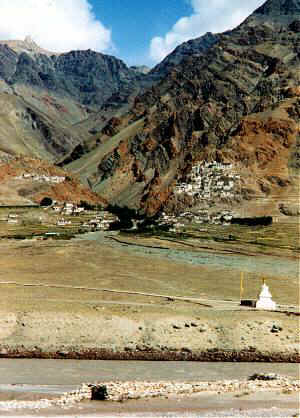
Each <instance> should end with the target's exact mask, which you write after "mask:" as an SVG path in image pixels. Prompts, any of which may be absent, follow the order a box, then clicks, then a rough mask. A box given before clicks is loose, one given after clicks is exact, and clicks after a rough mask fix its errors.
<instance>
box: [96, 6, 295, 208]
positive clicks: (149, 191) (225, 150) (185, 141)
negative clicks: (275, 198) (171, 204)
mask: <svg viewBox="0 0 300 418" xmlns="http://www.w3.org/2000/svg"><path fill="white" fill-rule="evenodd" d="M299 17H300V7H299V2H298V1H295V0H290V1H281V0H270V1H268V2H267V3H266V4H265V5H264V7H262V8H260V9H258V10H257V11H256V12H255V13H254V14H253V15H252V16H251V17H249V18H248V19H247V20H246V21H245V22H244V23H243V24H242V25H240V26H239V27H238V28H236V29H235V30H233V31H231V32H226V33H224V34H220V35H218V40H217V41H216V42H215V40H214V44H213V45H212V46H211V47H210V48H209V49H208V50H206V51H205V52H204V53H200V54H192V55H191V56H189V55H188V56H187V57H186V58H185V59H184V61H183V62H182V63H180V64H178V65H175V66H174V67H172V70H171V71H170V72H169V73H168V74H167V75H166V76H165V77H164V78H163V79H162V80H161V81H160V82H159V83H158V84H157V85H155V86H154V87H152V88H151V89H149V90H147V91H146V92H145V93H144V94H142V95H140V96H138V97H137V98H136V99H135V102H134V105H133V107H132V108H131V110H130V111H129V112H128V113H127V114H126V117H123V121H124V120H125V119H126V126H129V125H130V124H131V123H133V122H135V123H136V121H138V120H139V121H140V122H141V125H140V127H139V128H138V129H137V130H136V131H135V132H134V133H133V134H132V135H129V136H128V135H124V136H123V139H122V132H123V131H122V130H121V132H120V133H119V134H118V135H119V138H121V139H120V140H119V141H118V143H117V145H116V146H115V147H114V148H113V149H111V150H110V151H109V153H107V155H105V156H104V158H103V159H102V161H99V164H98V169H97V171H96V172H94V173H93V175H92V176H91V175H90V178H89V180H90V183H91V184H93V187H94V188H95V190H97V191H98V192H99V193H100V194H101V195H102V196H103V197H105V198H106V199H107V200H108V201H110V202H112V203H117V204H119V205H128V206H130V207H133V208H136V209H138V210H140V211H141V212H143V213H147V214H149V215H152V214H154V213H156V212H157V211H158V210H159V209H160V208H161V207H162V206H163V205H165V204H166V202H167V201H168V199H169V198H170V197H171V196H172V190H173V188H174V185H175V183H176V181H178V180H179V179H180V178H181V177H182V176H184V174H185V173H186V172H188V171H189V170H190V169H191V167H192V165H193V164H194V163H196V162H197V161H201V160H204V159H205V160H216V161H231V162H233V163H234V164H235V165H236V168H237V169H238V171H239V172H240V173H241V176H242V179H243V184H244V189H245V196H247V197H249V195H251V194H252V195H257V194H260V193H262V194H265V193H272V192H273V191H274V190H277V188H280V187H282V188H284V187H287V186H288V185H289V183H290V182H291V177H290V171H289V170H288V165H289V164H290V162H291V161H293V164H294V166H295V165H297V162H296V158H295V156H296V155H297V152H298V151H297V149H299V148H298V146H299V145H297V144H298V141H299V124H298V119H297V118H298V116H297V115H298V112H299V93H298V91H299V90H298V89H299V73H300V51H299V30H298V22H299ZM270 22H271V23H272V24H270ZM279 26H280V30H279V31H278V28H279ZM120 126H121V127H123V126H124V125H123V124H122V122H121V123H120ZM249 176H251V177H249ZM249 178H250V179H251V180H250V181H249Z"/></svg>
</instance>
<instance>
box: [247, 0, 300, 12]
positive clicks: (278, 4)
mask: <svg viewBox="0 0 300 418" xmlns="http://www.w3.org/2000/svg"><path fill="white" fill-rule="evenodd" d="M254 14H256V15H257V14H258V15H267V16H270V15H271V16H278V15H281V16H282V15H292V14H300V0H267V1H266V2H265V3H264V4H263V5H262V6H261V7H259V8H258V9H257V10H256V11H255V12H254Z"/></svg>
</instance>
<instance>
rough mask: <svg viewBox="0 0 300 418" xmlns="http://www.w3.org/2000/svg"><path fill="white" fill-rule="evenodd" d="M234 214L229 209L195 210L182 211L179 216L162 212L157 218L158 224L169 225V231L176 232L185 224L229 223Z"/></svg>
mask: <svg viewBox="0 0 300 418" xmlns="http://www.w3.org/2000/svg"><path fill="white" fill-rule="evenodd" d="M233 217H234V214H233V213H232V212H231V211H229V210H220V211H217V212H211V213H210V212H209V211H208V210H203V209H200V210H197V211H193V212H183V213H181V214H180V215H179V216H176V215H171V214H166V213H165V212H162V214H161V217H160V218H159V220H158V226H169V227H170V228H169V231H171V232H178V231H180V229H181V228H183V227H185V226H186V225H187V224H189V225H192V224H195V226H197V224H199V225H200V224H210V225H230V223H231V220H232V219H233Z"/></svg>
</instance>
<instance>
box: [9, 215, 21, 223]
mask: <svg viewBox="0 0 300 418" xmlns="http://www.w3.org/2000/svg"><path fill="white" fill-rule="evenodd" d="M7 223H8V224H18V223H19V215H17V214H16V213H9V214H8V215H7Z"/></svg>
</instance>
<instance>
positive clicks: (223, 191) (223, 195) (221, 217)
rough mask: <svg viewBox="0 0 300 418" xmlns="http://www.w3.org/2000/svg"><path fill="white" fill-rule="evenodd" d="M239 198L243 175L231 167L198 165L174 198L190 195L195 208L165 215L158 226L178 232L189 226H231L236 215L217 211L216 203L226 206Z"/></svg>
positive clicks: (180, 186) (214, 162) (216, 164)
mask: <svg viewBox="0 0 300 418" xmlns="http://www.w3.org/2000/svg"><path fill="white" fill-rule="evenodd" d="M240 195H241V183H240V176H239V175H238V174H236V173H235V171H234V169H233V165H232V164H225V163H223V164H222V163H219V162H216V161H213V162H204V163H199V164H197V165H195V166H193V167H192V170H191V172H190V174H189V175H188V176H187V178H186V181H185V182H180V183H178V184H177V185H176V186H175V189H174V198H175V199H178V200H179V201H180V200H181V199H184V197H186V196H187V197H188V198H189V199H190V201H191V204H190V206H191V207H192V209H191V210H188V211H185V212H181V213H179V214H174V213H166V212H162V214H161V217H160V218H159V220H158V226H166V225H170V231H171V232H178V231H180V228H183V227H184V226H185V225H186V224H195V225H196V226H197V225H201V224H210V225H225V226H226V225H230V222H231V220H232V218H233V217H234V216H235V213H234V212H233V211H232V210H231V209H220V210H217V209H216V207H215V203H220V202H221V203H223V204H225V205H226V204H228V203H230V202H231V201H232V200H233V199H239V197H240Z"/></svg>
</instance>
